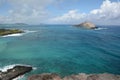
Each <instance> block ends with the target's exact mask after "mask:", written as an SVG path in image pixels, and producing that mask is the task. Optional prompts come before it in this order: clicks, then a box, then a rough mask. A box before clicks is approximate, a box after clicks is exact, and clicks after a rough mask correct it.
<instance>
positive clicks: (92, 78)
mask: <svg viewBox="0 0 120 80" xmlns="http://www.w3.org/2000/svg"><path fill="white" fill-rule="evenodd" d="M19 66H22V67H24V68H25V69H26V70H27V69H29V68H30V67H32V66H30V65H24V64H13V65H9V66H5V67H3V68H0V72H1V73H0V79H1V78H2V77H1V76H3V75H4V74H7V72H8V71H10V70H14V68H15V67H18V69H15V70H17V71H18V72H17V73H19V72H21V68H19ZM24 68H23V70H24ZM35 69H36V68H35V67H32V70H35ZM8 73H9V72H8ZM15 73H16V72H12V76H14V75H15V77H13V78H12V80H22V79H23V78H24V77H25V74H26V73H29V71H26V72H24V73H21V74H20V73H19V75H18V76H17V77H16V74H15ZM4 78H5V77H4ZM6 79H7V80H9V79H8V77H7V78H6ZM36 79H37V80H120V75H118V74H111V73H92V74H86V73H78V74H72V75H69V76H64V77H61V76H60V75H59V74H56V73H41V74H32V75H29V76H28V77H27V80H36Z"/></svg>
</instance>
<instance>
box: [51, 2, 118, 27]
mask: <svg viewBox="0 0 120 80" xmlns="http://www.w3.org/2000/svg"><path fill="white" fill-rule="evenodd" d="M85 20H87V21H93V22H95V23H97V24H109V25H110V24H117V25H120V22H119V21H120V2H111V1H110V0H105V1H103V3H102V5H101V6H100V8H99V9H94V10H92V11H90V12H89V13H88V14H85V13H79V12H78V11H77V10H70V11H69V12H68V13H65V14H63V15H62V16H58V17H55V18H53V19H51V21H53V22H56V23H71V22H73V23H75V22H76V23H80V22H81V21H85Z"/></svg>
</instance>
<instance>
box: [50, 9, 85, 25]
mask: <svg viewBox="0 0 120 80" xmlns="http://www.w3.org/2000/svg"><path fill="white" fill-rule="evenodd" d="M85 16H86V14H85V13H82V14H81V13H79V12H78V10H70V11H69V12H68V13H65V14H63V15H62V16H59V17H55V18H53V19H51V21H52V22H60V23H61V22H62V23H70V22H72V23H74V22H76V21H78V20H80V19H82V18H84V17H85Z"/></svg>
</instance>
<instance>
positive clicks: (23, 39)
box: [0, 25, 120, 80]
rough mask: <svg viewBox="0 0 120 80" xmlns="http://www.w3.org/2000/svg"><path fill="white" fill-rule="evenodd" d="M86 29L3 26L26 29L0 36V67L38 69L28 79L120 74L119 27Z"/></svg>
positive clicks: (1, 26)
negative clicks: (41, 76) (15, 65)
mask: <svg viewBox="0 0 120 80" xmlns="http://www.w3.org/2000/svg"><path fill="white" fill-rule="evenodd" d="M99 27H100V28H99V29H96V30H86V29H81V28H76V27H74V26H70V25H21V26H20V25H19V26H18V25H0V28H12V29H13V28H16V29H22V30H25V31H26V33H25V34H22V35H21V36H20V35H19V36H9V37H7V36H6V37H0V68H1V69H2V68H3V67H5V66H9V65H13V64H25V65H31V66H33V67H35V68H36V69H35V70H33V71H32V72H30V73H28V74H26V75H25V77H24V78H22V79H21V80H24V79H26V76H29V75H32V74H40V73H49V72H50V73H58V74H60V75H61V76H66V75H70V74H78V73H104V72H107V73H114V74H120V26H99Z"/></svg>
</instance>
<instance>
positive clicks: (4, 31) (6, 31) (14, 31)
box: [0, 29, 24, 36]
mask: <svg viewBox="0 0 120 80" xmlns="http://www.w3.org/2000/svg"><path fill="white" fill-rule="evenodd" d="M17 33H24V31H21V30H19V29H0V36H5V35H9V34H17Z"/></svg>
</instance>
